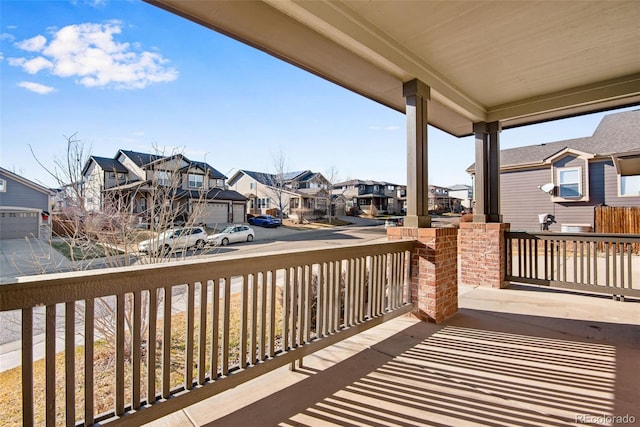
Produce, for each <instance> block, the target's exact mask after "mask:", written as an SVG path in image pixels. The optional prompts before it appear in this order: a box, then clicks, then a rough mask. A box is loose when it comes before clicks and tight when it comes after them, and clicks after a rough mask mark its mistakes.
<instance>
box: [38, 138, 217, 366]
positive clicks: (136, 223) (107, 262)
mask: <svg viewBox="0 0 640 427" xmlns="http://www.w3.org/2000/svg"><path fill="white" fill-rule="evenodd" d="M65 142H66V144H65V145H66V149H65V152H64V155H63V156H62V157H61V158H56V159H54V164H55V166H54V167H53V168H48V167H46V166H45V165H44V163H43V162H41V161H40V160H39V159H38V157H37V155H36V154H35V152H34V150H33V148H32V147H30V149H31V152H32V154H33V156H34V158H35V159H36V161H37V162H38V164H40V165H41V166H42V167H43V168H44V169H45V171H46V172H47V173H48V174H49V175H50V176H51V177H52V178H53V179H54V180H55V182H56V183H57V185H58V186H59V187H60V188H61V189H62V191H61V194H62V195H63V202H62V203H61V205H62V208H61V211H60V212H57V213H56V216H57V218H56V219H55V220H56V221H59V223H60V225H61V228H62V229H63V231H64V232H63V233H62V235H61V236H60V239H57V240H60V241H61V242H63V246H64V247H65V248H66V249H67V252H68V258H69V259H70V261H71V263H70V264H71V268H72V269H74V270H86V269H91V268H100V267H118V266H122V265H128V264H130V263H131V262H132V261H135V260H137V261H138V262H146V263H153V262H159V261H161V260H163V259H172V260H173V259H180V258H184V257H185V256H187V255H188V251H186V250H183V251H181V252H179V256H177V255H176V254H171V253H165V252H164V251H161V252H153V251H150V252H149V253H148V254H144V255H142V254H140V253H138V250H137V244H138V242H139V241H140V240H143V239H152V240H153V239H158V236H159V233H160V232H162V231H164V230H166V229H168V228H171V227H174V226H177V225H181V226H193V225H195V224H197V223H198V222H199V221H200V220H201V218H202V215H203V211H204V209H205V206H206V200H207V199H208V198H211V197H215V193H216V191H219V190H214V189H211V190H210V189H209V187H208V182H207V185H205V183H204V182H203V185H202V186H201V187H200V188H198V189H197V190H184V187H185V186H184V185H183V180H184V177H185V176H188V173H187V174H185V173H184V170H185V166H184V164H185V162H186V160H185V159H184V156H182V154H181V153H180V152H172V153H170V154H168V155H165V154H164V153H162V152H160V151H159V150H157V149H155V150H156V153H155V154H153V155H150V156H149V159H148V160H149V161H150V162H149V164H150V166H149V167H147V168H146V170H145V174H146V175H145V176H144V177H139V176H135V177H134V176H130V175H128V174H127V173H125V172H123V171H122V170H118V169H117V168H115V167H114V168H113V169H112V170H104V171H102V172H101V173H105V174H106V175H105V176H107V177H109V179H110V180H111V181H110V182H109V185H92V184H91V182H90V180H86V179H85V176H84V175H85V173H89V171H88V170H85V168H87V165H89V164H90V163H89V162H90V160H91V154H90V151H91V150H90V147H88V146H87V145H86V144H84V143H83V142H82V141H81V140H80V139H78V138H77V133H74V134H72V135H71V136H70V137H66V136H65ZM203 165H206V163H200V164H195V163H189V164H188V166H187V167H186V168H187V172H190V171H191V169H192V168H202V167H205V168H206V166H203ZM208 175H209V171H208V170H206V171H205V177H206V178H204V179H203V181H204V180H205V179H206V180H208ZM187 187H188V186H187ZM141 224H144V225H145V227H143V228H144V229H142V228H141V227H140V225H141ZM147 228H148V229H147ZM205 239H206V237H205ZM39 259H40V258H38V257H37V256H35V254H34V260H39ZM34 262H38V261H34ZM42 270H43V272H44V266H43V267H42ZM131 298H132V295H127V296H126V300H125V309H126V313H125V323H126V325H127V328H126V329H127V334H128V335H129V336H130V337H131V335H133V333H134V332H133V323H132V310H131V308H132V303H131ZM141 298H142V299H141V306H142V308H143V310H145V311H143V313H144V312H146V307H147V304H148V295H147V294H146V293H142V294H141ZM94 308H95V313H96V323H95V325H96V333H97V335H98V336H99V337H100V338H102V339H104V342H105V343H106V344H107V345H108V346H112V345H114V343H115V334H116V329H115V323H116V322H115V319H116V310H115V301H114V298H113V297H111V298H97V299H96V300H95V301H94ZM77 310H78V316H79V317H80V318H83V316H84V306H83V305H82V304H78V307H77ZM142 317H143V319H144V318H146V315H143V316H142ZM136 333H139V334H140V335H141V337H142V338H143V340H144V338H145V336H146V334H147V333H148V325H147V324H146V323H144V324H143V325H142V326H141V329H140V331H138V332H136ZM126 342H127V344H126V352H127V354H132V353H131V351H130V350H131V349H130V345H131V340H127V341H126Z"/></svg>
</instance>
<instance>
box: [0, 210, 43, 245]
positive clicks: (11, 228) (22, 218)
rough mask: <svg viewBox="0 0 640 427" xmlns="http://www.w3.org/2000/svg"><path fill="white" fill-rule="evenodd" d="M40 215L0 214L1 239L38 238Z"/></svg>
mask: <svg viewBox="0 0 640 427" xmlns="http://www.w3.org/2000/svg"><path fill="white" fill-rule="evenodd" d="M39 215H40V214H39V213H38V212H20V211H2V212H0V239H22V238H24V237H38V228H39V226H40V219H39V218H38V216H39Z"/></svg>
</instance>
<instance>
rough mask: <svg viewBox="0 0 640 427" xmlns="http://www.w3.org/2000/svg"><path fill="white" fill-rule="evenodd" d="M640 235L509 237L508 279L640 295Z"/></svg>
mask: <svg viewBox="0 0 640 427" xmlns="http://www.w3.org/2000/svg"><path fill="white" fill-rule="evenodd" d="M638 243H640V235H633V234H596V233H551V232H540V233H526V232H507V233H506V245H505V248H506V260H507V275H506V280H509V281H514V282H521V283H531V284H536V285H549V286H554V287H562V288H570V289H576V290H582V291H588V292H596V293H606V294H611V295H614V296H625V295H627V296H634V297H638V296H640V256H637V255H634V253H633V246H634V245H637V244H638Z"/></svg>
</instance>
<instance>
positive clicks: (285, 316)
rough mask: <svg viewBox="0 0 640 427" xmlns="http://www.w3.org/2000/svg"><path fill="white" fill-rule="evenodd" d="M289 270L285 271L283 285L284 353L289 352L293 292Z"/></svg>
mask: <svg viewBox="0 0 640 427" xmlns="http://www.w3.org/2000/svg"><path fill="white" fill-rule="evenodd" d="M289 276H290V274H289V269H288V268H285V269H284V283H283V285H282V351H288V350H289V310H290V306H291V303H290V301H289V300H290V299H291V295H290V294H291V292H290V291H289V289H290V288H289Z"/></svg>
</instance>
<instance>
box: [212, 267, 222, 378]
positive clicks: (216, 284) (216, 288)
mask: <svg viewBox="0 0 640 427" xmlns="http://www.w3.org/2000/svg"><path fill="white" fill-rule="evenodd" d="M219 333H220V280H219V279H214V280H212V281H211V361H210V364H211V381H214V380H216V379H217V378H218V353H219V349H218V335H219Z"/></svg>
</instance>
